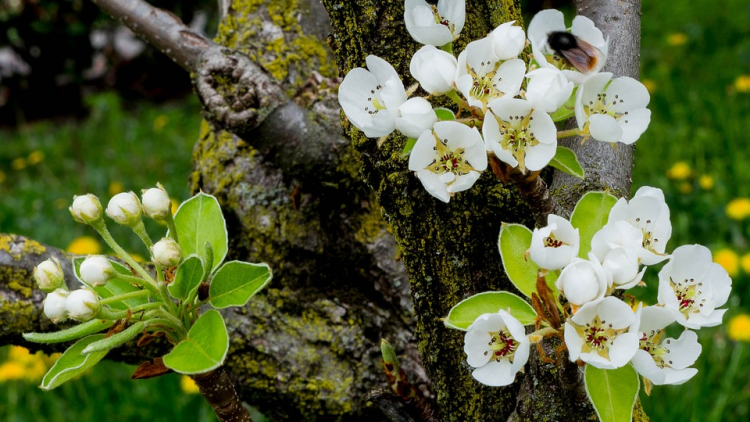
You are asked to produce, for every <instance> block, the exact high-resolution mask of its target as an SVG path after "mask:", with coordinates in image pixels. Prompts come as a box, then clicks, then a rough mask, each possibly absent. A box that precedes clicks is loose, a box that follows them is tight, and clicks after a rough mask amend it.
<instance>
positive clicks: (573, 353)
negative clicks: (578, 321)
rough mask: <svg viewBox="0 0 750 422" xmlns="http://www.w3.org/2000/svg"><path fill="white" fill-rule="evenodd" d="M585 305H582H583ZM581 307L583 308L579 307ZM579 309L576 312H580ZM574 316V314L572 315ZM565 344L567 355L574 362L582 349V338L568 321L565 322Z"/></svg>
mask: <svg viewBox="0 0 750 422" xmlns="http://www.w3.org/2000/svg"><path fill="white" fill-rule="evenodd" d="M585 306H586V305H584V307H585ZM581 309H583V308H581ZM581 309H579V310H578V313H577V314H576V315H578V314H580V313H581ZM573 318H575V315H574V316H573ZM564 337H565V345H566V346H567V347H568V355H569V356H570V360H571V361H573V362H575V361H577V360H578V358H579V357H580V356H581V350H582V349H583V339H582V338H581V337H580V336H579V335H578V332H577V331H576V329H575V327H574V326H573V325H572V324H570V323H569V322H566V323H565V332H564Z"/></svg>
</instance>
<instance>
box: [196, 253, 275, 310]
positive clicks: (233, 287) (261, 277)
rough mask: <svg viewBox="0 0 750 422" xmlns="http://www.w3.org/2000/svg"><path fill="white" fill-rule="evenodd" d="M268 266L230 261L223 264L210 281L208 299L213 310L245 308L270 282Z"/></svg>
mask: <svg viewBox="0 0 750 422" xmlns="http://www.w3.org/2000/svg"><path fill="white" fill-rule="evenodd" d="M272 276H273V274H271V269H270V268H269V267H268V264H251V263H249V262H242V261H231V262H227V263H226V264H224V265H223V266H222V267H221V268H219V271H217V272H216V275H214V278H213V280H211V287H210V288H209V290H208V299H209V302H211V305H212V306H213V307H214V308H219V309H222V308H228V307H230V306H245V304H247V301H248V300H250V298H251V297H253V295H254V294H255V293H257V292H258V290H260V289H262V288H263V287H265V285H266V284H268V282H269V281H271V277H272Z"/></svg>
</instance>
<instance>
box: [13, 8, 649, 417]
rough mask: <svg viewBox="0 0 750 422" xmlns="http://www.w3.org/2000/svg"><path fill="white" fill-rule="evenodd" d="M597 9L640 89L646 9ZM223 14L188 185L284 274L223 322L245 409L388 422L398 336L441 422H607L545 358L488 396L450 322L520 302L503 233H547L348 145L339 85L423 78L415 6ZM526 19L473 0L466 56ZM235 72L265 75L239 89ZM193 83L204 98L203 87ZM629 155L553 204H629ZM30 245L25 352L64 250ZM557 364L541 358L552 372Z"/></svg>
mask: <svg viewBox="0 0 750 422" xmlns="http://www.w3.org/2000/svg"><path fill="white" fill-rule="evenodd" d="M101 1H103V0H101ZM590 3H593V2H590ZM596 3H597V4H592V5H588V4H586V3H584V2H581V4H580V5H579V8H580V12H581V13H583V14H586V15H587V16H589V17H592V18H593V19H594V21H595V22H596V23H597V24H598V25H601V26H600V28H602V29H603V31H604V33H605V35H609V36H610V38H611V39H612V40H613V42H612V44H611V46H610V61H608V68H609V69H610V70H612V71H614V72H615V73H616V74H617V75H619V74H630V75H631V76H633V74H632V73H627V72H632V71H633V69H635V71H637V68H638V64H637V63H638V62H637V55H630V56H627V54H631V53H632V51H633V50H632V45H631V44H632V43H633V42H634V43H635V46H636V47H635V48H636V50H635V52H636V54H637V43H638V40H637V37H638V36H639V34H638V32H637V31H635V32H634V29H633V28H637V25H638V22H637V20H638V18H639V10H640V4H639V3H636V2H628V1H624V2H623V1H613V0H607V1H604V2H596ZM221 7H222V11H225V13H223V19H222V22H221V25H220V30H219V35H218V36H217V38H216V39H215V43H216V44H217V45H219V46H220V49H212V53H211V54H213V56H206V55H204V54H203V53H201V59H202V61H201V60H198V61H196V62H194V64H195V66H197V67H196V68H195V69H197V70H196V71H195V72H193V77H194V78H200V76H201V75H199V73H200V69H201V67H200V66H201V63H203V65H204V66H205V63H206V62H207V61H210V60H212V57H213V58H214V59H215V61H214V62H213V63H212V64H210V66H209V69H212V70H211V71H209V72H208V74H207V75H204V76H206V77H209V76H210V78H212V79H210V80H209V79H205V80H204V82H206V81H207V82H209V84H208V85H209V86H208V87H204V89H203V91H204V92H203V93H199V94H200V95H201V98H202V101H203V102H204V105H207V108H208V111H207V112H206V118H207V121H206V122H205V123H204V125H203V127H202V128H201V133H200V135H199V139H198V141H197V143H196V146H195V150H194V154H193V159H194V172H193V174H192V176H191V179H190V183H191V187H192V189H193V190H194V191H196V192H197V191H198V190H203V191H205V192H208V193H211V194H213V195H215V196H217V198H218V199H219V201H220V202H221V203H222V205H223V206H224V207H225V214H226V217H227V221H228V224H229V234H230V242H231V244H230V248H231V251H232V255H233V256H231V257H230V258H238V259H244V260H250V261H265V262H268V263H269V264H270V265H271V266H272V268H273V269H274V276H275V277H274V280H273V281H272V283H271V284H270V285H269V287H268V289H267V290H266V291H265V292H264V293H263V294H259V295H258V296H256V297H255V298H253V300H252V301H251V303H250V304H248V306H247V307H245V308H242V309H236V310H234V311H231V310H229V311H225V312H223V313H224V315H225V317H226V319H227V326H228V329H229V331H230V333H231V338H232V340H231V345H230V351H229V357H228V359H227V364H226V369H227V372H228V373H229V375H230V377H231V378H232V379H233V381H235V383H236V385H237V388H238V393H239V395H240V397H242V398H243V399H244V400H245V401H247V402H248V403H252V404H254V405H257V406H258V407H259V408H260V409H261V410H262V411H263V412H264V413H266V414H267V415H269V416H271V417H272V418H273V420H278V421H283V420H295V421H297V420H302V421H308V420H310V421H312V420H352V419H354V418H355V417H356V418H358V419H361V420H362V421H368V420H373V421H374V420H382V419H383V414H382V413H381V412H380V410H378V409H376V408H375V407H374V406H373V405H372V404H370V403H368V400H367V398H366V395H367V393H368V392H370V391H373V390H378V389H381V388H383V387H385V386H386V381H385V376H384V374H383V373H382V365H381V359H380V352H379V344H380V339H381V338H386V339H387V340H388V341H389V342H391V343H392V344H393V346H394V348H395V349H396V351H397V352H399V353H402V354H403V355H401V356H400V359H401V365H402V367H404V369H405V370H406V372H407V374H408V376H409V377H410V380H411V381H412V382H413V383H414V384H416V385H417V387H418V389H419V391H421V392H423V393H424V394H425V395H427V396H431V395H432V396H434V398H435V400H436V402H437V413H438V414H437V415H436V418H438V420H442V421H446V422H448V421H505V420H513V421H520V420H556V421H579V420H589V419H592V418H595V415H594V414H593V412H592V410H591V408H590V406H588V405H587V404H586V403H580V391H581V390H580V379H578V378H577V374H576V373H575V370H573V371H562V370H561V369H560V368H559V367H556V366H554V365H551V364H547V363H544V362H542V360H541V359H540V358H539V357H538V356H536V355H535V353H532V355H533V356H532V359H531V361H530V365H529V367H528V368H527V373H526V374H525V375H523V374H519V376H518V378H517V380H516V382H515V383H514V384H513V385H511V386H508V387H505V388H490V387H485V386H483V385H481V384H479V383H477V382H476V381H474V379H473V378H472V377H471V368H470V367H469V366H468V365H467V364H466V362H465V355H464V352H463V334H462V333H461V332H458V331H454V330H449V329H446V328H445V327H444V326H443V324H442V323H441V322H440V321H439V318H441V317H444V316H446V315H447V313H448V311H449V310H450V308H451V307H452V306H453V305H455V304H456V303H458V302H459V301H461V300H462V299H465V298H466V297H468V296H471V295H473V294H475V293H479V292H483V291H487V290H511V291H513V287H512V286H511V285H510V283H509V282H508V281H507V279H505V277H504V275H503V271H502V264H501V262H500V257H499V254H498V252H497V246H496V245H497V235H498V233H499V230H500V224H501V222H509V223H510V222H518V223H522V224H526V225H528V226H532V225H533V222H534V216H533V213H532V212H531V210H530V209H529V208H528V207H527V206H526V205H525V203H524V201H523V200H522V198H521V197H520V196H519V195H518V192H517V191H516V190H515V188H508V187H505V186H503V185H502V184H501V183H500V182H499V181H498V180H497V179H496V178H495V177H494V176H492V174H491V172H486V173H485V174H484V175H483V176H482V177H481V178H480V179H479V181H478V182H477V184H476V185H475V186H474V187H473V188H472V189H471V190H469V191H467V192H463V193H460V194H459V195H458V196H456V198H454V199H453V200H452V201H451V203H450V204H443V203H442V202H439V201H437V200H436V199H434V198H432V197H431V196H429V195H428V194H427V193H426V192H425V191H424V189H423V187H422V186H421V184H420V182H419V180H418V179H417V178H416V177H414V176H413V175H412V174H411V173H410V172H409V171H408V170H407V161H406V159H404V158H401V157H400V155H401V150H402V148H403V146H404V143H405V138H403V137H400V136H396V135H394V136H391V137H390V138H388V139H387V140H386V141H385V142H384V144H383V145H382V146H381V147H378V146H377V144H376V142H377V140H375V139H367V138H364V137H363V135H362V133H361V132H359V131H357V130H356V129H354V128H353V127H351V126H350V125H349V124H348V123H347V122H346V120H345V119H344V120H343V127H344V131H345V135H346V137H344V136H340V134H341V126H340V116H341V114H340V109H339V106H338V103H337V101H336V96H335V94H336V92H335V91H336V86H337V83H338V78H339V77H341V76H343V75H344V74H345V73H346V72H347V71H348V70H350V69H352V68H353V67H357V66H363V65H364V59H365V57H366V56H367V55H369V54H375V55H378V56H379V57H382V58H384V59H386V60H388V61H389V62H390V63H392V64H393V65H394V67H395V68H396V70H397V71H398V72H399V73H400V74H401V75H402V76H403V79H404V83H405V85H407V86H408V85H410V84H412V83H414V80H412V79H411V78H410V76H409V72H408V64H409V60H410V57H411V54H413V53H414V52H415V51H416V50H417V49H418V48H419V47H420V46H419V45H418V44H416V42H414V41H413V40H412V39H411V38H410V37H409V36H408V35H407V32H406V29H405V27H404V24H403V19H402V16H403V0H380V1H376V0H346V1H344V0H323V1H322V4H321V3H320V2H319V1H317V0H268V1H262V0H233V1H230V0H223V1H222V2H221ZM519 8H520V2H519V1H514V0H505V1H502V0H486V1H485V0H467V23H466V27H465V28H464V31H463V32H462V35H461V38H460V39H459V40H458V41H457V42H456V43H455V45H454V48H455V51H456V52H457V53H458V52H460V51H461V50H462V49H463V48H464V47H465V46H466V44H467V43H468V42H469V41H470V40H473V39H478V38H481V37H483V36H485V35H486V34H487V33H488V32H489V31H490V30H491V29H492V28H494V27H495V26H497V25H498V24H500V23H503V22H506V21H508V20H517V21H521V17H520V10H519ZM617 8H623V9H622V10H624V12H618V11H617V10H618V9H617ZM626 18H627V19H626ZM632 19H635V20H636V23H633V22H632ZM626 21H627V22H629V23H627V24H626V25H625V24H624V22H626ZM634 25H635V26H634ZM623 28H625V29H623ZM628 30H629V31H630V32H627V31H628ZM609 31H620V32H609ZM626 38H627V39H628V40H630V41H627V40H626ZM633 38H635V39H633ZM326 40H327V42H326ZM615 40H616V41H615ZM629 43H630V44H629ZM329 46H330V48H329ZM620 46H624V47H620ZM623 51H626V52H625V53H623ZM230 57H237V62H238V63H240V62H242V63H245V61H247V62H248V63H249V64H247V65H244V67H243V68H242V69H248V68H249V67H248V66H250V64H252V65H254V66H257V67H258V69H259V72H261V73H260V74H253V75H246V74H245V73H244V70H242V69H240V70H238V71H237V72H235V71H234V70H236V69H233V68H232V60H229V61H227V58H230ZM191 63H193V62H191ZM217 63H218V64H217ZM633 63H635V64H633ZM621 66H626V67H625V68H622V69H621ZM191 69H192V68H191ZM204 69H205V67H204ZM623 69H626V70H623ZM243 77H244V78H245V80H247V78H254V77H262V78H265V79H264V80H265V81H268V84H270V85H269V86H268V88H269V92H272V93H273V95H272V97H273V98H275V99H278V101H277V102H275V103H272V104H271V105H270V106H268V107H262V106H261V107H258V103H257V102H253V101H250V100H248V98H250V97H246V96H245V95H246V94H247V92H246V91H243V90H242V89H238V86H239V87H240V88H241V87H242V86H243V85H242V84H241V81H242V80H243ZM238 82H240V85H238ZM196 85H198V90H199V91H200V90H201V88H200V80H198V81H197V82H196ZM206 91H211V92H214V93H218V94H220V95H221V96H222V97H223V101H224V103H222V104H228V105H229V106H230V108H231V109H232V110H234V111H237V110H236V109H238V110H240V111H242V110H244V109H247V108H250V109H255V110H256V111H258V113H257V114H256V116H259V117H258V118H257V119H255V120H253V118H251V119H250V120H251V121H250V122H249V124H244V123H246V122H242V121H241V119H239V121H238V122H236V123H237V124H234V123H231V124H227V119H226V116H225V118H223V119H222V117H221V116H217V113H215V112H212V110H211V108H210V104H209V101H208V100H207V98H210V96H206V95H205V92H206ZM274 101H275V100H274ZM229 112H230V114H231V110H230V111H229ZM228 115H229V114H228ZM209 121H210V122H213V124H211V123H209ZM224 129H230V130H231V131H232V132H231V133H230V132H228V131H226V130H224ZM574 147H575V146H574ZM603 147H604V148H603ZM590 151H594V152H590ZM628 151H629V148H623V147H622V146H621V147H620V148H618V150H617V151H616V152H615V153H613V151H612V149H611V147H609V146H608V145H603V144H597V143H595V142H588V143H587V144H586V145H584V146H583V148H580V149H578V150H577V152H578V153H579V154H581V155H580V157H581V158H582V161H583V165H584V167H585V168H586V171H587V173H588V177H587V179H586V181H585V182H584V183H583V184H580V183H578V182H577V181H575V180H567V179H565V178H564V177H560V175H558V174H555V175H554V178H553V180H552V185H551V186H552V188H553V193H554V199H555V200H557V203H558V204H560V206H562V207H564V209H567V210H568V212H570V210H572V204H575V201H576V200H577V198H578V197H579V196H580V195H582V194H583V193H584V192H585V191H587V190H591V189H595V188H602V187H609V188H610V189H613V190H615V191H616V192H618V193H619V194H621V195H624V194H627V192H628V191H629V184H630V178H629V175H630V168H631V166H632V151H631V152H628ZM625 153H627V154H630V155H627V154H625ZM619 154H625V155H624V156H622V155H619ZM2 239H6V237H3V238H2ZM32 242H33V241H29V240H25V239H18V238H10V237H8V238H7V239H6V240H1V239H0V264H2V266H1V268H3V270H2V271H3V272H2V273H0V283H1V284H0V286H1V287H0V309H1V310H2V313H0V317H2V318H3V321H12V323H11V324H9V325H6V326H4V327H3V328H2V329H0V330H2V331H0V344H6V343H16V344H19V343H21V340H20V337H19V335H20V333H21V332H24V331H32V330H33V331H39V330H48V329H52V327H51V326H50V324H49V322H47V321H45V319H44V318H43V317H41V318H40V314H41V311H40V307H39V305H40V303H41V299H42V294H41V292H39V291H35V290H33V289H32V287H31V268H32V267H33V265H35V264H36V263H38V262H40V261H41V260H42V259H44V258H45V257H46V256H47V255H48V254H50V253H59V252H55V251H52V249H49V248H45V247H43V246H42V245H39V246H38V248H37V247H36V245H38V244H36V245H34V244H33V243H32ZM27 243H28V245H30V246H27ZM5 245H8V246H7V248H6V247H3V246H5ZM31 246H33V247H31ZM6 250H7V251H6ZM14 254H15V255H14ZM407 271H408V277H407V275H406V274H407ZM157 346H158V345H157ZM554 346H555V345H554V343H553V342H552V343H551V344H545V350H546V352H547V354H550V353H552V351H553V348H554ZM160 353H162V352H161V351H160V350H159V349H133V348H125V349H124V351H122V352H120V353H119V354H115V355H114V356H113V357H114V358H115V359H120V360H128V361H131V362H133V361H136V360H137V359H144V358H147V357H153V356H157V355H159V354H160ZM419 355H421V362H420V357H419ZM561 372H572V374H571V373H561ZM428 377H429V380H430V381H429V382H430V386H431V391H428V389H427V388H426V383H427V379H428ZM540 385H541V386H545V388H540V387H539V386H540ZM571 400H573V403H575V405H571ZM397 407H398V406H396V405H394V406H392V408H397ZM397 413H398V412H397ZM393 417H394V418H398V417H403V415H398V414H395V415H393ZM592 420H593V419H592ZM637 420H642V419H637Z"/></svg>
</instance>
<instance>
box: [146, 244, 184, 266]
mask: <svg viewBox="0 0 750 422" xmlns="http://www.w3.org/2000/svg"><path fill="white" fill-rule="evenodd" d="M151 257H152V258H153V261H154V264H156V265H158V266H160V267H165V268H166V267H176V266H178V265H180V261H182V249H181V248H180V245H178V244H177V242H175V241H174V240H172V239H170V238H168V237H165V238H163V239H161V240H160V241H158V242H156V243H154V246H153V247H151Z"/></svg>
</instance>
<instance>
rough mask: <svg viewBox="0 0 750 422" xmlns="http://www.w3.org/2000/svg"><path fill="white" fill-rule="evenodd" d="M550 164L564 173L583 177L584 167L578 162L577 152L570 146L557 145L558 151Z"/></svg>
mask: <svg viewBox="0 0 750 422" xmlns="http://www.w3.org/2000/svg"><path fill="white" fill-rule="evenodd" d="M549 165H551V166H552V167H554V168H556V169H558V170H560V171H561V172H563V173H567V174H569V175H571V176H575V177H577V178H579V179H583V176H584V175H583V167H581V163H579V162H578V157H576V154H575V152H573V150H571V149H570V148H565V147H557V152H556V153H555V156H554V157H553V158H552V161H550V162H549Z"/></svg>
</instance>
